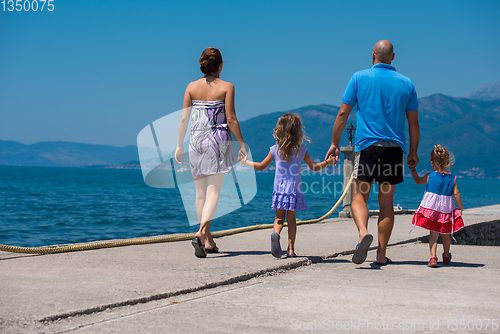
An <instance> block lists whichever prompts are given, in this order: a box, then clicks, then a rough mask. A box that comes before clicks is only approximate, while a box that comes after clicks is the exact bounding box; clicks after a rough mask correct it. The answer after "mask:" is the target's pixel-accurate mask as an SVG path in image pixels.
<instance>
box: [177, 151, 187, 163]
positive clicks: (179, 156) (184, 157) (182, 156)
mask: <svg viewBox="0 0 500 334" xmlns="http://www.w3.org/2000/svg"><path fill="white" fill-rule="evenodd" d="M181 158H182V161H186V156H185V155H184V149H183V148H182V147H177V149H176V150H175V161H177V163H178V164H180V165H182V161H181Z"/></svg>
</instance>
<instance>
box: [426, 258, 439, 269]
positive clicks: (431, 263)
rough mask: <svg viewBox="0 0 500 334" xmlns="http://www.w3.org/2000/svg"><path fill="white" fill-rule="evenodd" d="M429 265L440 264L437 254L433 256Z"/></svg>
mask: <svg viewBox="0 0 500 334" xmlns="http://www.w3.org/2000/svg"><path fill="white" fill-rule="evenodd" d="M427 266H428V267H434V268H436V267H437V266H438V258H437V257H435V256H433V257H431V259H430V260H429V263H428V264H427Z"/></svg>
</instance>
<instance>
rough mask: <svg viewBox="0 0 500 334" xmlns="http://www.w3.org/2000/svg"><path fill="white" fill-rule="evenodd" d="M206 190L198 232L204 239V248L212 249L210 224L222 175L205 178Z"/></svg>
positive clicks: (213, 243) (215, 208)
mask: <svg viewBox="0 0 500 334" xmlns="http://www.w3.org/2000/svg"><path fill="white" fill-rule="evenodd" d="M206 179H207V188H206V197H205V203H204V205H203V210H202V212H201V220H200V231H201V233H202V234H203V235H204V237H205V248H208V249H212V248H213V247H214V246H215V242H214V239H213V238H212V234H211V233H210V223H211V222H212V218H213V217H214V215H215V211H216V210H217V205H218V204H219V196H220V190H221V187H222V181H223V180H224V174H214V175H209V176H207V177H206Z"/></svg>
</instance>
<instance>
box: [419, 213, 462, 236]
mask: <svg viewBox="0 0 500 334" xmlns="http://www.w3.org/2000/svg"><path fill="white" fill-rule="evenodd" d="M412 224H413V225H415V226H420V227H423V228H425V229H426V230H429V231H434V232H438V233H442V234H451V233H455V232H456V231H458V230H460V229H461V228H463V227H464V222H463V220H462V215H461V214H460V211H459V210H458V209H454V210H453V211H452V212H451V213H442V212H439V211H435V210H432V209H428V208H423V207H419V208H418V209H417V211H415V215H414V216H413V221H412Z"/></svg>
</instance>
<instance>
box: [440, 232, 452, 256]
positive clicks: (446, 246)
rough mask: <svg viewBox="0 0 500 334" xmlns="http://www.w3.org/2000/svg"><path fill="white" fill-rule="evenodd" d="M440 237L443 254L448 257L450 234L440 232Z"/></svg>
mask: <svg viewBox="0 0 500 334" xmlns="http://www.w3.org/2000/svg"><path fill="white" fill-rule="evenodd" d="M441 238H442V239H443V251H444V256H446V257H449V256H450V245H451V238H450V235H449V234H441Z"/></svg>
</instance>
